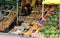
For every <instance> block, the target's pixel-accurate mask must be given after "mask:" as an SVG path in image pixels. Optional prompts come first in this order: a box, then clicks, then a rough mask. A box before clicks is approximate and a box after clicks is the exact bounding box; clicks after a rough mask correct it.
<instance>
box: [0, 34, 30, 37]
mask: <svg viewBox="0 0 60 38" xmlns="http://www.w3.org/2000/svg"><path fill="white" fill-rule="evenodd" d="M0 38H31V37H24V36H20V35H14V34H7V33H0Z"/></svg>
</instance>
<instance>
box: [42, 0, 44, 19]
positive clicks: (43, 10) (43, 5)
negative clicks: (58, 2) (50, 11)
mask: <svg viewBox="0 0 60 38" xmlns="http://www.w3.org/2000/svg"><path fill="white" fill-rule="evenodd" d="M43 1H44V0H43ZM43 1H42V2H43ZM43 17H44V4H42V18H43Z"/></svg>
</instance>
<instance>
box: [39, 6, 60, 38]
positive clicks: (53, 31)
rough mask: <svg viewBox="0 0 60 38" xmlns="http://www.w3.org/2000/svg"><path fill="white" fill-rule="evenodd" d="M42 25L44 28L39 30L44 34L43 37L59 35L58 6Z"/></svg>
mask: <svg viewBox="0 0 60 38" xmlns="http://www.w3.org/2000/svg"><path fill="white" fill-rule="evenodd" d="M44 25H45V26H44V28H40V32H42V33H44V34H45V36H51V35H55V36H56V35H57V36H58V35H59V34H60V31H59V8H58V6H56V8H55V10H54V11H53V12H52V14H51V15H50V16H49V18H48V19H47V20H46V21H45V22H44ZM55 36H54V37H55ZM57 38H58V37H57Z"/></svg>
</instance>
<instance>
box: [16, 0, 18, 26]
mask: <svg viewBox="0 0 60 38" xmlns="http://www.w3.org/2000/svg"><path fill="white" fill-rule="evenodd" d="M16 14H17V25H18V0H17V12H16Z"/></svg>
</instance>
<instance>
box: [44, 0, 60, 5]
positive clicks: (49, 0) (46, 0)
mask: <svg viewBox="0 0 60 38" xmlns="http://www.w3.org/2000/svg"><path fill="white" fill-rule="evenodd" d="M43 4H56V5H58V4H60V0H44V1H43Z"/></svg>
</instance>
